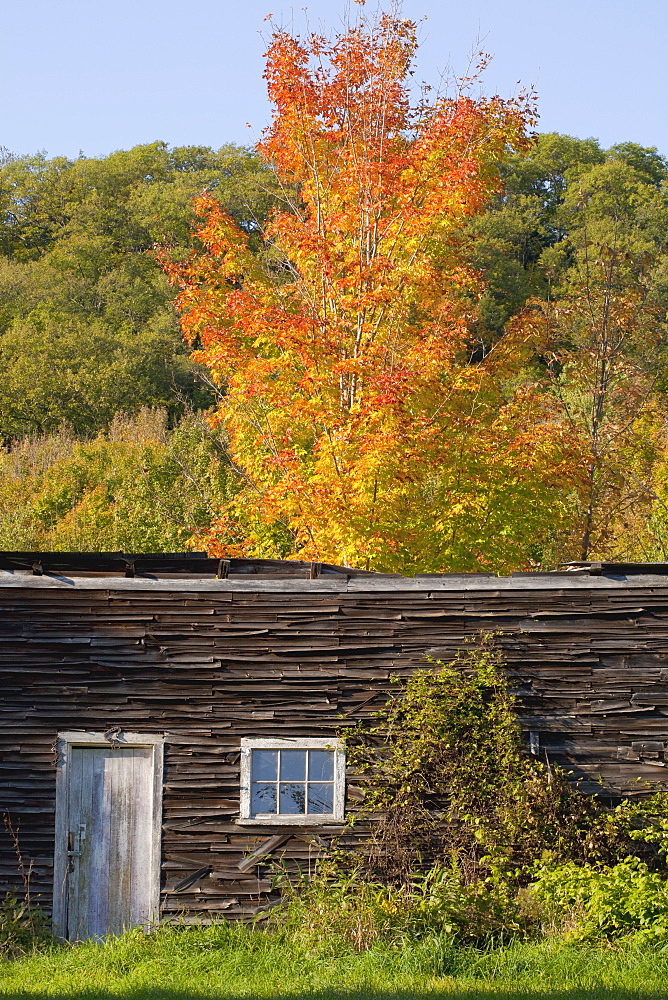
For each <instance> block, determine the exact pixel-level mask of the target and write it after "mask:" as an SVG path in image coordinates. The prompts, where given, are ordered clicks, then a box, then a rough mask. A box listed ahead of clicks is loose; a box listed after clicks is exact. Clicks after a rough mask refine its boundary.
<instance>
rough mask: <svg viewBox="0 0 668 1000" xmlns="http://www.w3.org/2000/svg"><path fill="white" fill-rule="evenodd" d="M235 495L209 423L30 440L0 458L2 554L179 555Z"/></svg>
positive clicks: (133, 424)
mask: <svg viewBox="0 0 668 1000" xmlns="http://www.w3.org/2000/svg"><path fill="white" fill-rule="evenodd" d="M233 487H234V476H233V475H232V473H231V470H230V467H229V464H228V462H227V459H226V454H225V447H224V441H223V440H221V438H220V437H219V436H217V435H215V434H214V433H213V432H212V431H211V430H210V428H209V427H208V426H207V424H206V421H205V419H204V417H203V416H201V415H194V414H190V415H187V416H186V417H184V418H183V419H182V420H181V421H180V422H179V423H178V424H177V426H176V427H175V428H174V429H173V430H171V431H170V430H169V429H168V427H167V416H166V413H165V411H164V410H150V409H144V410H142V411H140V413H139V414H138V415H137V416H135V417H128V416H124V415H122V414H117V415H116V417H115V418H114V419H113V420H112V422H111V425H110V428H109V431H108V432H107V433H101V434H99V435H97V436H96V437H95V438H92V439H84V440H82V439H80V438H77V437H75V436H73V435H72V434H71V433H70V432H68V431H67V430H62V431H60V432H59V433H57V434H51V435H46V436H40V437H35V438H24V439H23V440H22V441H20V442H17V443H16V444H15V446H14V447H13V448H11V449H10V450H7V451H5V452H4V453H0V548H2V549H22V550H27V551H37V550H43V551H49V550H51V551H93V552H94V551H105V550H106V551H110V550H111V551H125V552H164V551H181V550H183V549H184V548H186V547H187V546H188V544H189V542H190V540H191V539H192V538H193V536H194V535H197V534H198V533H199V532H201V531H203V530H204V529H205V528H206V527H208V525H209V523H210V521H211V520H212V519H213V518H214V517H215V516H216V513H217V510H218V508H219V506H220V504H221V503H222V502H223V501H224V500H225V499H226V497H227V496H228V494H229V492H230V490H232V489H233Z"/></svg>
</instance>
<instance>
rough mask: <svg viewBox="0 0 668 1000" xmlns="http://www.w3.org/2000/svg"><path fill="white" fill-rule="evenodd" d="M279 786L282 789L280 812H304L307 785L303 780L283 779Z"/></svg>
mask: <svg viewBox="0 0 668 1000" xmlns="http://www.w3.org/2000/svg"><path fill="white" fill-rule="evenodd" d="M290 752H292V751H290ZM279 787H280V789H281V798H280V803H281V804H280V809H279V812H281V813H291V814H292V815H294V814H295V813H300V814H303V813H304V811H305V808H304V807H305V806H306V785H304V783H303V782H296V781H282V782H281V784H280V786H279Z"/></svg>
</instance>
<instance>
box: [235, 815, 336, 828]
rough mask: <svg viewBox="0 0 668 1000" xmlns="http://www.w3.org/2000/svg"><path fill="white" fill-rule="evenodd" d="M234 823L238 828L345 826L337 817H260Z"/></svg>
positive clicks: (240, 819) (237, 820) (242, 819)
mask: <svg viewBox="0 0 668 1000" xmlns="http://www.w3.org/2000/svg"><path fill="white" fill-rule="evenodd" d="M234 822H235V823H236V824H237V826H343V824H344V820H343V817H342V818H341V819H337V818H336V817H335V816H323V817H322V818H320V817H318V816H271V817H268V816H261V817H260V816H258V817H257V818H251V819H246V818H241V817H240V818H239V819H235V820H234Z"/></svg>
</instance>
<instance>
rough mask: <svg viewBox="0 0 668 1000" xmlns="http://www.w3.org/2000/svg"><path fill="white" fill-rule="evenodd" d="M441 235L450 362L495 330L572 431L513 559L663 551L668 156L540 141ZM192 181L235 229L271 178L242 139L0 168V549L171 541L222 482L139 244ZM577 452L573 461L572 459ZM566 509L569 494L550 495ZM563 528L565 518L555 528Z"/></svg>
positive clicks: (154, 272)
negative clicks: (576, 469)
mask: <svg viewBox="0 0 668 1000" xmlns="http://www.w3.org/2000/svg"><path fill="white" fill-rule="evenodd" d="M503 172H504V173H503V190H502V192H501V193H500V194H499V196H498V197H497V198H496V199H495V201H494V203H493V204H491V205H490V206H489V209H488V210H487V212H486V213H484V214H483V215H481V216H479V217H476V218H475V219H473V220H472V221H471V223H470V224H469V226H468V228H467V230H466V231H465V232H464V234H463V237H462V239H463V240H464V242H465V249H466V253H467V256H468V259H469V262H470V265H471V267H472V268H475V269H476V270H477V271H480V272H482V273H483V275H484V278H485V291H484V294H483V295H482V296H481V298H480V299H479V300H478V301H476V302H473V303H471V306H472V308H473V310H474V314H475V321H474V323H473V325H472V328H471V344H470V362H471V364H476V363H477V362H478V361H479V360H480V359H482V358H484V357H485V356H487V355H488V354H489V352H490V350H493V349H495V346H496V345H499V344H501V343H502V342H503V341H504V339H505V338H506V337H508V335H509V334H510V335H511V336H513V337H514V338H515V341H514V342H515V344H517V343H518V339H519V341H522V342H524V343H525V344H526V365H527V368H528V370H529V371H531V370H532V369H535V372H536V377H537V378H541V379H543V378H544V377H545V374H546V372H548V373H549V374H550V376H551V379H552V386H553V389H552V391H553V392H554V393H555V394H556V395H558V396H559V398H560V402H561V405H562V406H563V407H564V408H565V412H567V413H568V414H569V419H571V420H572V422H573V424H574V426H577V428H578V433H579V434H580V435H584V436H585V438H587V440H588V441H589V444H590V451H589V464H588V465H587V467H586V468H584V469H583V484H582V487H581V489H580V490H579V492H576V491H573V490H570V491H567V495H566V494H565V495H564V505H565V506H564V509H563V510H562V512H561V516H560V519H559V520H558V521H555V529H554V532H553V536H552V538H551V541H550V544H549V545H547V546H546V545H545V542H544V540H542V541H541V543H540V544H538V543H536V544H535V545H534V546H533V548H532V543H531V539H528V540H527V546H526V550H525V553H524V556H523V565H525V564H528V563H530V562H531V561H533V562H534V563H541V564H543V565H553V564H554V563H555V562H558V561H559V560H561V559H565V558H578V557H581V556H584V557H592V556H596V557H599V558H606V557H607V558H640V559H664V558H668V555H667V553H666V546H667V545H668V488H667V486H666V481H667V480H668V465H667V464H666V462H667V456H666V447H665V431H666V427H667V426H668V424H667V419H666V418H667V417H668V413H667V411H666V390H667V388H668V369H667V366H666V315H667V313H668V185H667V184H666V181H667V180H668V165H667V163H666V160H665V159H664V158H663V157H662V156H660V155H659V154H658V153H657V151H656V150H655V149H646V148H643V147H640V146H637V145H635V144H632V143H622V144H619V145H617V146H614V147H612V148H611V149H609V150H603V149H601V148H600V146H599V144H598V143H597V142H596V141H594V140H592V139H588V140H578V139H573V138H569V137H567V136H561V135H543V136H540V137H539V138H538V140H537V143H536V145H535V147H534V148H533V149H532V151H531V152H530V153H529V154H527V155H516V156H514V157H511V158H510V159H509V160H508V162H507V163H506V165H505V166H504V167H503ZM202 190H207V191H209V192H210V193H211V194H212V195H213V196H214V197H215V198H217V199H218V200H220V202H221V204H222V205H223V206H224V208H225V209H226V210H227V211H229V212H230V213H231V214H232V215H233V217H234V218H235V220H236V221H237V222H238V223H239V224H240V225H241V226H242V227H243V228H244V229H245V230H246V231H247V232H248V233H250V234H251V235H254V234H257V238H256V243H255V247H256V250H257V252H258V253H262V252H263V249H264V248H263V246H262V243H261V239H260V236H259V232H260V230H261V227H262V224H263V221H264V219H265V218H266V216H267V213H268V212H269V211H270V209H271V207H272V205H273V204H276V203H277V202H278V201H280V199H281V195H282V192H281V190H280V187H279V185H278V184H277V182H276V179H275V176H274V174H273V173H272V171H271V170H270V169H269V168H268V167H267V166H266V165H264V164H263V163H262V162H261V160H260V159H259V158H258V157H257V156H256V154H255V153H253V152H252V151H250V150H247V149H242V148H239V147H234V146H225V147H223V148H222V149H220V150H218V151H214V150H211V149H208V148H204V147H183V148H174V149H170V148H169V147H168V146H167V145H166V144H164V143H153V144H151V145H148V146H140V147H136V148H135V149H132V150H130V151H128V152H118V153H114V154H112V155H110V156H108V157H105V158H100V159H86V158H83V157H82V158H80V159H77V160H67V159H64V158H54V159H47V158H46V157H44V156H42V155H37V156H31V157H14V156H12V155H10V154H5V156H4V158H3V160H2V162H1V165H0V363H1V365H2V372H3V377H2V380H0V436H1V437H2V440H3V442H4V448H3V451H2V453H1V454H0V509H1V513H0V548H24V549H30V548H53V549H91V550H101V549H121V548H123V549H126V550H129V549H135V550H137V549H143V550H152V551H160V550H163V551H164V550H169V549H175V548H178V549H180V548H183V547H184V546H185V545H186V544H188V542H189V540H190V539H191V538H192V537H193V536H195V537H197V536H198V534H204V533H205V532H206V529H207V527H208V526H209V525H210V524H211V523H212V522H213V521H215V519H216V511H217V509H218V507H219V506H220V504H221V503H222V502H224V500H225V498H226V497H228V496H229V495H230V493H231V492H233V491H234V489H235V484H236V481H237V479H236V476H237V473H236V471H235V470H234V468H232V467H231V466H230V464H229V462H228V460H227V457H226V450H225V442H224V440H223V439H222V437H221V435H220V433H219V432H217V431H215V430H213V429H211V428H210V427H209V426H208V425H207V423H206V420H205V418H204V415H203V414H204V413H205V411H206V410H207V409H209V408H210V407H212V406H213V405H214V403H215V401H216V393H219V392H220V387H215V386H213V385H212V383H211V380H210V378H209V376H208V373H207V372H206V370H204V369H203V368H201V367H198V366H197V365H195V364H194V363H193V362H192V361H191V360H190V357H189V353H190V347H189V346H187V345H185V344H184V343H183V341H182V339H181V335H180V332H179V327H178V323H177V318H176V314H175V310H174V306H173V299H174V290H173V289H171V288H170V287H169V285H168V283H167V280H166V278H165V275H164V273H163V271H162V269H161V267H160V265H159V263H158V261H157V259H156V254H155V251H156V248H157V247H165V246H168V247H170V251H169V252H170V254H171V255H173V256H174V257H177V258H180V257H185V256H187V255H188V253H189V252H190V250H191V249H192V245H193V244H192V237H191V231H192V227H193V221H194V220H193V214H192V213H193V209H192V199H193V197H194V196H195V195H196V194H197V193H199V192H201V191H202ZM585 464H587V463H585ZM569 505H570V507H569ZM569 522H570V523H572V525H575V526H576V528H575V529H573V530H570V528H569V526H568V525H569Z"/></svg>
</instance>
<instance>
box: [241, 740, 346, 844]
mask: <svg viewBox="0 0 668 1000" xmlns="http://www.w3.org/2000/svg"><path fill="white" fill-rule="evenodd" d="M253 750H333V751H334V811H333V812H331V813H307V814H306V815H293V814H292V813H290V814H285V813H284V814H280V813H275V814H273V813H272V814H267V813H264V814H261V815H259V816H253V815H251V760H252V751H253ZM345 798H346V755H345V753H344V752H343V749H342V747H341V740H337V739H332V738H329V739H327V738H325V739H322V738H314V737H308V736H305V737H289V738H279V737H276V738H274V739H271V738H269V737H264V736H263V737H259V736H258V737H254V736H245V737H243V738H242V740H241V803H240V808H239V819H238V820H237V823H239V824H241V825H246V826H328V825H329V826H340V825H341V824H342V823H343V817H344V811H345Z"/></svg>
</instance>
